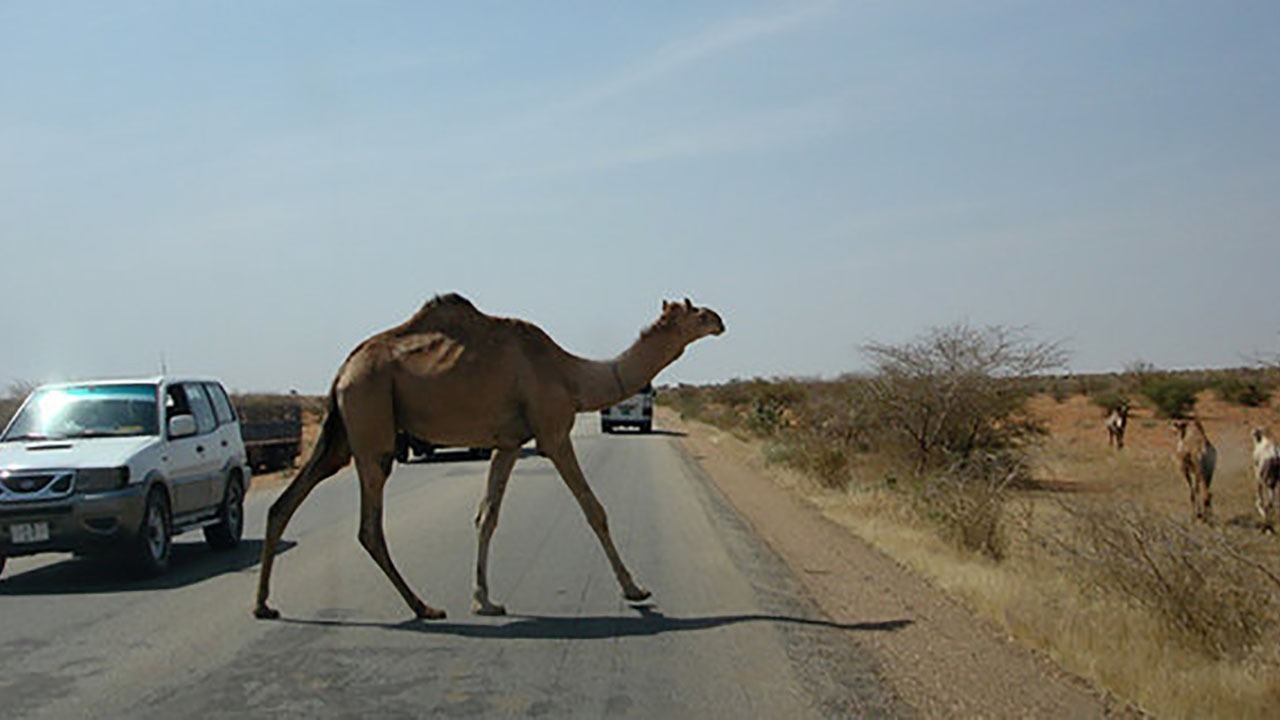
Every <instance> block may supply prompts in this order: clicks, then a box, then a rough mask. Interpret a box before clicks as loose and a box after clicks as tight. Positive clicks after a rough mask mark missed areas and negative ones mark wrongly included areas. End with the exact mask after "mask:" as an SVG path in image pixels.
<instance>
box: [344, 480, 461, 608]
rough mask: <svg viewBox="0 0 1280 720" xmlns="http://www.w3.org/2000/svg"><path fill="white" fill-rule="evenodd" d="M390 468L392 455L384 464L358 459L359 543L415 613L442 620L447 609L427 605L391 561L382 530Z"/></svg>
mask: <svg viewBox="0 0 1280 720" xmlns="http://www.w3.org/2000/svg"><path fill="white" fill-rule="evenodd" d="M390 467H391V456H390V455H388V456H387V459H386V461H385V462H381V463H379V462H369V461H361V460H356V472H357V473H358V474H359V476H360V544H361V545H362V546H364V549H365V550H366V551H368V553H369V555H370V556H371V557H373V561H374V562H376V563H377V564H378V567H380V568H382V572H383V573H385V574H386V576H387V579H389V580H390V581H391V584H392V585H395V587H396V590H398V591H400V596H401V597H403V598H404V601H405V602H406V603H408V605H409V609H410V610H412V611H413V614H414V615H416V616H417V617H418V618H421V619H424V620H439V619H441V618H443V617H444V616H445V614H444V611H443V610H439V609H437V608H433V607H431V606H430V605H427V604H426V603H424V602H422V599H421V598H419V597H418V596H417V595H416V594H414V592H413V590H411V589H410V588H409V584H408V583H406V582H405V581H404V578H403V577H401V576H400V571H399V570H397V569H396V566H395V563H393V562H391V552H390V551H388V550H387V539H386V536H385V535H384V534H383V532H382V490H383V487H384V486H385V485H386V483H387V474H388V471H389V469H390Z"/></svg>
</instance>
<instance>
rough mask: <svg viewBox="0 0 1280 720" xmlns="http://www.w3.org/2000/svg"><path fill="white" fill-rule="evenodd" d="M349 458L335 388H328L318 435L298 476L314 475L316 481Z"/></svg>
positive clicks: (345, 427) (345, 432)
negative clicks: (327, 397)
mask: <svg viewBox="0 0 1280 720" xmlns="http://www.w3.org/2000/svg"><path fill="white" fill-rule="evenodd" d="M350 460H351V446H350V445H349V444H348V443H347V426H346V424H345V423H344V422H343V421H342V411H341V410H339V409H338V394H337V389H336V388H330V390H329V399H328V403H327V407H326V408H325V414H324V422H323V424H322V425H321V426H320V435H319V436H318V437H316V445H315V447H314V448H312V449H311V456H310V457H308V458H307V462H306V463H305V464H304V465H303V466H302V471H301V472H299V473H298V477H314V478H315V479H314V481H313V482H317V483H318V482H320V481H321V480H323V479H324V478H327V477H329V476H330V475H332V474H334V473H336V472H337V471H339V470H341V469H342V467H343V466H344V465H346V464H347V462H348V461H350ZM317 475H318V476H317Z"/></svg>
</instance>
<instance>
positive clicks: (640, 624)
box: [281, 605, 912, 640]
mask: <svg viewBox="0 0 1280 720" xmlns="http://www.w3.org/2000/svg"><path fill="white" fill-rule="evenodd" d="M635 610H636V611H637V612H638V613H639V616H622V615H607V616H594V617H566V616H551V615H508V616H506V617H507V618H509V620H510V621H509V622H500V623H499V624H489V623H485V622H478V623H475V624H471V623H459V622H438V621H424V620H416V619H415V620H406V621H404V622H399V623H379V622H365V621H350V620H330V619H314V620H303V619H295V618H283V619H282V620H281V621H282V622H285V623H289V624H294V625H310V626H319V627H365V628H370V627H372V628H383V629H386V630H395V631H400V632H404V631H408V632H417V633H424V634H427V635H452V636H455V637H463V638H478V639H494V640H605V639H610V638H623V637H651V636H656V635H662V634H665V633H676V632H693V631H697V630H708V629H712V628H718V627H723V626H726V625H739V624H742V623H757V622H763V623H777V624H784V625H792V626H808V627H817V628H826V629H830V630H840V631H843V632H896V631H898V630H901V629H903V628H905V627H908V626H910V625H911V624H912V621H911V620H883V621H877V622H859V623H837V622H831V621H829V620H815V619H812V618H803V617H790V616H787V615H770V614H766V613H741V614H734V615H712V616H705V617H671V616H668V615H665V614H663V613H662V612H661V611H659V610H658V609H656V608H654V607H653V606H651V605H642V606H638V607H636V608H635Z"/></svg>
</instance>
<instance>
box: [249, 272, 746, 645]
mask: <svg viewBox="0 0 1280 720" xmlns="http://www.w3.org/2000/svg"><path fill="white" fill-rule="evenodd" d="M722 332H724V323H723V322H722V321H721V319H720V316H719V315H717V314H716V313H715V311H713V310H710V309H708V308H700V307H695V306H694V305H693V303H691V302H689V300H687V299H686V300H685V301H684V302H683V303H671V302H665V301H664V302H663V303H662V316H661V317H659V318H658V320H657V321H656V322H654V323H653V324H652V325H650V326H649V327H648V328H646V329H645V330H644V331H643V332H641V333H640V337H639V339H637V340H636V341H635V342H634V343H633V344H632V345H631V347H629V348H627V349H626V350H625V351H623V353H622V354H621V355H619V356H618V357H617V358H615V359H613V360H606V361H593V360H585V359H583V358H579V357H576V356H574V355H571V354H570V353H568V352H566V351H565V350H564V349H562V348H561V347H560V346H559V345H557V344H556V343H555V341H553V340H552V339H551V338H550V337H549V336H548V335H547V334H546V333H545V332H543V331H542V330H540V329H539V328H538V327H537V326H535V325H533V324H531V323H527V322H524V321H521V320H515V319H509V318H495V317H490V316H488V315H485V314H484V313H481V312H480V311H479V310H477V309H476V308H475V306H473V305H472V304H471V303H470V302H468V301H467V300H466V299H464V298H462V297H460V296H458V295H452V294H451V295H445V296H442V297H436V298H434V299H432V300H431V301H429V302H427V303H426V304H425V305H424V306H423V307H422V309H421V310H419V311H418V312H417V313H416V314H415V315H414V316H413V317H412V318H410V319H409V320H408V322H405V323H404V324H402V325H400V326H398V327H394V328H391V329H390V330H386V331H384V332H381V333H379V334H377V335H374V336H373V337H371V338H369V339H368V340H365V341H364V342H363V343H361V344H360V345H359V346H357V347H356V349H355V350H354V351H352V353H351V355H349V356H348V357H347V359H346V361H345V362H344V363H343V364H342V367H341V368H339V369H338V375H337V377H336V378H334V381H333V387H332V389H331V390H330V391H329V407H328V413H327V415H326V417H325V419H324V424H323V426H322V428H321V431H320V437H319V438H318V439H317V441H316V446H315V449H314V450H313V451H312V453H311V457H310V458H308V459H307V462H306V464H305V465H304V466H303V468H302V471H301V472H299V473H298V476H297V477H296V478H294V480H293V482H291V483H290V484H289V487H288V488H286V489H285V491H284V492H283V493H282V494H281V495H280V497H279V498H277V499H276V501H275V502H274V503H272V505H271V510H270V511H269V512H268V515H267V537H266V541H265V542H264V544H263V547H262V566H261V568H260V570H259V575H258V601H257V607H256V608H255V610H254V614H255V615H256V616H257V617H259V618H275V617H279V613H278V612H277V611H276V610H274V609H272V608H271V607H270V606H268V605H267V596H268V594H269V591H270V582H271V564H272V560H273V559H274V557H275V551H276V545H277V544H278V543H279V542H280V537H281V535H282V534H283V533H284V528H285V525H287V524H288V522H289V518H290V517H291V516H292V515H293V513H294V511H295V510H297V509H298V506H299V505H300V504H301V503H302V501H303V500H304V499H306V497H307V494H308V493H310V492H311V489H312V488H314V487H315V486H316V485H317V484H318V483H319V482H320V481H321V480H324V479H325V478H327V477H329V476H331V475H333V474H334V473H336V472H337V471H338V470H339V469H341V468H342V467H343V466H345V465H346V464H347V461H348V460H350V459H351V458H355V465H356V473H357V475H358V476H359V478H360V533H359V538H360V544H361V545H363V546H364V548H365V550H367V551H368V552H369V554H370V555H371V556H372V557H373V559H374V561H375V562H376V563H378V567H380V568H382V571H383V572H384V573H386V575H387V578H389V579H390V580H391V583H392V584H393V585H395V587H396V589H397V590H399V591H400V595H401V596H402V597H404V600H405V602H406V603H408V604H409V608H410V609H411V610H413V613H414V614H415V615H416V616H418V617H419V618H426V619H438V618H443V617H444V611H442V610H439V609H437V608H433V607H431V606H429V605H427V604H426V603H424V602H423V601H422V600H421V599H420V598H419V597H418V596H417V595H416V594H414V592H413V590H411V589H410V588H409V586H408V584H406V583H405V581H404V578H402V577H401V576H400V573H399V571H397V570H396V567H395V565H394V564H393V563H392V562H391V556H390V554H389V553H388V551H387V543H386V538H385V537H384V535H383V531H382V489H383V486H384V485H385V484H386V482H387V476H388V475H389V474H390V473H391V466H392V458H393V457H394V455H395V438H396V432H397V431H398V430H403V431H405V432H408V433H409V434H411V435H413V436H415V437H418V438H422V439H423V440H426V441H429V442H431V443H433V444H436V445H449V446H463V447H492V448H494V454H493V459H492V461H491V462H490V465H489V480H488V486H487V488H486V490H485V495H484V498H483V499H482V500H481V502H480V507H479V510H478V511H477V513H476V527H477V531H478V534H479V552H478V555H477V559H476V575H475V585H476V586H475V594H474V596H473V597H474V604H473V606H472V609H473V610H474V611H475V612H477V613H479V614H482V615H501V614H503V613H504V612H505V610H504V608H503V607H502V606H501V605H498V604H496V603H493V602H492V601H491V600H490V599H489V586H488V579H487V574H486V565H487V562H488V554H489V539H490V538H491V537H492V535H493V530H494V528H495V527H496V526H497V524H498V509H499V507H500V506H501V504H502V495H503V492H504V491H505V490H506V487H507V479H508V477H509V476H510V475H511V469H512V467H513V466H514V465H515V462H516V459H517V458H518V457H519V456H520V447H521V446H522V445H524V444H525V443H526V442H528V441H529V440H535V441H536V442H537V448H538V450H539V451H540V452H541V453H542V454H543V455H545V456H547V457H548V458H550V459H551V462H552V463H553V464H554V465H555V468H556V470H557V471H558V472H559V473H560V476H561V478H563V479H564V482H565V484H566V485H568V486H569V490H570V492H572V493H573V496H574V498H575V499H577V501H578V504H579V506H580V507H581V508H582V512H583V513H584V514H585V515H586V519H587V522H588V523H589V524H590V525H591V529H592V530H594V531H595V534H596V537H597V538H598V539H599V540H600V544H601V546H602V547H603V548H604V552H605V555H607V556H608V559H609V563H610V564H611V565H612V566H613V572H614V574H615V575H616V576H617V578H618V583H619V584H620V585H621V586H622V594H623V595H624V596H625V597H626V599H627V600H630V601H632V602H639V601H642V600H644V599H646V598H648V597H649V592H648V591H647V590H644V589H643V588H641V587H640V586H639V585H637V584H636V582H635V581H634V580H633V579H632V577H631V573H630V572H628V570H627V568H626V565H624V564H623V562H622V558H621V557H620V556H619V555H618V551H617V549H616V548H614V546H613V540H612V539H611V538H610V536H609V526H608V521H607V519H606V517H605V511H604V507H603V506H601V504H600V502H599V501H598V500H596V496H595V494H594V493H592V492H591V488H590V487H588V486H587V479H586V478H585V477H584V476H583V474H582V469H581V468H580V467H579V466H578V460H577V458H576V457H575V455H574V452H573V445H572V443H570V441H569V431H570V430H571V429H572V427H573V422H574V418H575V416H576V415H577V413H580V412H588V411H593V410H599V409H601V408H603V407H607V406H609V405H612V404H613V403H615V402H618V401H619V400H622V399H623V398H626V397H629V396H630V395H632V394H634V393H635V392H637V391H638V390H639V389H640V388H642V387H644V386H645V385H646V384H648V383H649V381H651V380H652V379H653V378H654V376H656V375H657V374H658V372H659V371H660V370H662V369H663V368H664V367H666V366H667V365H669V364H671V363H672V362H673V361H675V359H676V358H678V357H680V355H681V354H682V353H683V352H684V349H685V346H687V345H688V344H689V343H691V342H693V341H694V340H697V339H699V338H702V337H706V336H707V335H719V334H720V333H722Z"/></svg>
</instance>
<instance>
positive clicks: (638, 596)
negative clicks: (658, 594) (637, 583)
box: [622, 587, 653, 603]
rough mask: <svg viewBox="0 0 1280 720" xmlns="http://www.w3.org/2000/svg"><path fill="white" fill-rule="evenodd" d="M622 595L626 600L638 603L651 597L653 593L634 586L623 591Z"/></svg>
mask: <svg viewBox="0 0 1280 720" xmlns="http://www.w3.org/2000/svg"><path fill="white" fill-rule="evenodd" d="M622 596H623V597H624V598H626V599H627V602H633V603H638V602H644V601H645V600H648V599H649V598H651V597H653V593H651V592H649V591H648V590H645V589H644V588H641V587H634V588H631V589H630V590H628V591H626V592H625V593H623V594H622Z"/></svg>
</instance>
